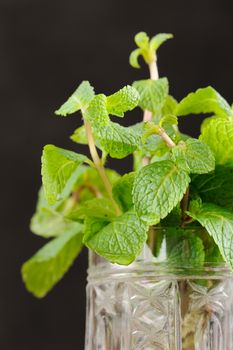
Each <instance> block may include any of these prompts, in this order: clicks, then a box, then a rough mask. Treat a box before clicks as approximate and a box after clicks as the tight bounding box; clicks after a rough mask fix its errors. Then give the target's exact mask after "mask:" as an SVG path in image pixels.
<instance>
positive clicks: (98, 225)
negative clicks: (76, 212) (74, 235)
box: [83, 216, 111, 244]
mask: <svg viewBox="0 0 233 350" xmlns="http://www.w3.org/2000/svg"><path fill="white" fill-rule="evenodd" d="M110 221H111V220H110V219H108V218H101V217H89V216H87V217H86V218H85V220H84V236H83V244H86V243H87V242H88V241H89V240H90V239H91V238H92V237H94V236H95V235H96V234H97V233H98V232H99V231H101V230H102V229H103V228H104V227H105V226H107V225H108V224H110Z"/></svg>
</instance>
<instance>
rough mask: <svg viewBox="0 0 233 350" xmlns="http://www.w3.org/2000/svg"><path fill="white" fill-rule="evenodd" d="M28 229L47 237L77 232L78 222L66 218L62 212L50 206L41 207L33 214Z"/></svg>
mask: <svg viewBox="0 0 233 350" xmlns="http://www.w3.org/2000/svg"><path fill="white" fill-rule="evenodd" d="M30 229H31V231H32V232H33V233H35V234H36V235H39V236H42V237H45V238H49V237H56V236H60V235H62V234H65V233H70V232H77V230H78V229H79V224H77V223H76V222H73V221H71V220H68V219H67V218H65V217H64V215H63V214H62V213H60V212H57V211H55V210H53V209H52V208H42V209H41V210H39V211H38V212H36V213H35V214H34V215H33V217H32V219H31V224H30Z"/></svg>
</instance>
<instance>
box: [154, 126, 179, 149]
mask: <svg viewBox="0 0 233 350" xmlns="http://www.w3.org/2000/svg"><path fill="white" fill-rule="evenodd" d="M158 134H159V135H160V136H161V138H162V139H163V140H164V142H165V143H166V145H167V146H168V147H169V148H173V147H175V146H176V144H175V142H173V141H172V139H171V138H170V136H168V134H167V133H166V132H165V130H164V129H163V128H161V127H159V129H158Z"/></svg>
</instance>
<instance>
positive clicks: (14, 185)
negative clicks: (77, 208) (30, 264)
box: [0, 0, 233, 350]
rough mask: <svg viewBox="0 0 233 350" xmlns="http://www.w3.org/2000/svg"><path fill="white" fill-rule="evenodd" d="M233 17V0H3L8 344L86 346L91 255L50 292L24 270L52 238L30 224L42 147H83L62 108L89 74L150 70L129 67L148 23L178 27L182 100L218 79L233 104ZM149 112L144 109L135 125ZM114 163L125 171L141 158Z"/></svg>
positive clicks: (101, 77) (192, 129)
mask: <svg viewBox="0 0 233 350" xmlns="http://www.w3.org/2000/svg"><path fill="white" fill-rule="evenodd" d="M232 19H233V3H232V0H228V1H224V0H219V1H214V0H211V1H206V0H202V1H188V0H185V1H176V0H173V1H170V2H169V1H161V0H160V1H156V0H154V1H149V0H144V1H140V2H139V1H131V0H129V1H127V0H116V1H111V0H92V1H89V0H82V1H79V0H66V1H64V0H63V1H62V0H15V1H14V0H0V101H1V104H0V120H1V137H0V139H1V148H0V149H1V164H0V168H1V171H0V176H1V183H0V184H1V190H0V195H1V201H0V203H1V211H0V213H1V226H0V227H1V256H0V258H1V269H0V273H1V278H0V349H4V350H16V349H17V350H21V349H22V350H31V349H33V350H39V349H40V350H41V349H43V350H48V349H50V350H53V349H54V350H55V349H56V350H61V349H67V350H81V349H83V346H84V345H83V341H84V328H85V279H86V273H85V270H86V264H87V263H86V261H87V259H86V258H87V257H86V253H85V252H84V253H82V255H81V257H80V258H79V259H78V261H77V262H76V263H75V264H74V266H73V267H72V269H71V270H70V272H69V273H68V274H67V275H66V276H65V278H64V279H63V281H62V282H61V283H59V284H58V286H57V287H56V288H55V289H54V290H53V291H52V292H51V293H50V294H49V295H48V297H46V298H45V299H43V300H36V299H35V298H33V297H32V296H31V295H30V294H29V293H27V292H26V291H25V289H24V286H23V284H22V282H21V277H20V272H19V271H20V266H21V264H22V262H23V261H24V260H26V259H27V258H28V257H30V256H31V255H32V254H33V253H34V252H35V251H36V250H37V249H38V248H39V247H40V246H42V244H43V240H42V239H40V238H39V237H36V236H34V235H32V234H31V233H30V232H29V229H28V222H29V219H30V216H31V215H32V213H33V210H34V206H35V201H36V195H37V190H38V188H39V186H40V155H41V149H42V146H43V145H44V144H46V143H54V144H56V145H57V146H62V147H68V148H73V149H75V147H76V146H75V145H73V144H72V142H71V141H69V139H68V136H69V135H70V134H71V133H72V130H73V129H74V128H75V127H76V126H77V125H78V124H79V123H80V121H79V118H78V117H72V118H56V117H54V116H53V111H54V110H55V109H56V108H57V107H58V106H59V105H60V104H61V103H62V102H63V101H64V100H65V99H66V98H67V97H68V96H69V94H71V92H72V91H73V90H74V89H75V88H76V86H77V85H78V84H79V83H80V82H81V81H82V80H83V79H89V80H90V81H91V82H92V84H93V85H94V86H95V87H96V91H98V92H105V93H107V94H108V93H112V92H113V91H114V90H117V89H119V88H120V87H121V86H123V85H124V84H127V83H131V82H132V81H134V80H137V79H140V78H143V77H145V76H146V75H147V74H148V73H147V70H146V69H145V68H143V69H142V70H134V69H133V68H131V67H130V66H129V65H128V55H129V53H130V51H131V50H132V49H133V48H134V47H135V46H134V43H133V36H134V34H135V33H136V32H138V31H140V30H145V31H147V32H148V33H149V34H150V35H153V34H155V33H158V32H171V33H174V35H175V39H174V40H173V41H170V42H169V43H167V44H165V45H164V46H163V48H161V49H160V51H159V62H158V63H159V71H160V75H161V76H168V78H169V80H170V85H171V88H170V90H171V93H172V94H174V95H175V97H176V98H177V99H181V98H182V97H183V96H184V95H185V94H187V93H188V92H189V91H192V90H195V89H197V88H198V87H202V86H206V85H208V84H210V85H212V86H214V87H215V88H216V89H217V90H218V91H219V92H220V93H221V94H222V95H223V96H225V97H226V99H228V101H229V102H232V99H233V91H232V82H233V70H232V54H233V49H232V44H233V30H232ZM140 118H141V114H140V111H139V110H138V111H135V112H133V113H131V114H130V116H129V117H128V119H126V120H125V123H126V124H130V123H133V122H134V121H136V120H139V119H140ZM199 124H200V118H199V117H197V116H196V117H193V118H189V117H186V118H183V120H182V121H181V128H182V130H184V131H186V132H188V133H189V134H191V135H197V132H198V128H199ZM79 151H80V150H79ZM109 166H112V167H115V168H117V169H118V170H120V171H121V172H124V171H126V170H129V169H130V166H131V160H130V159H125V160H123V161H121V162H120V161H112V162H110V163H109Z"/></svg>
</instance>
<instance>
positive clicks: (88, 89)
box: [55, 81, 95, 117]
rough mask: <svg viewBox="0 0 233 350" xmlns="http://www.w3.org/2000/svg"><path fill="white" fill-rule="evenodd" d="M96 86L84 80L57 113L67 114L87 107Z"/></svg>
mask: <svg viewBox="0 0 233 350" xmlns="http://www.w3.org/2000/svg"><path fill="white" fill-rule="evenodd" d="M94 95H95V93H94V88H93V87H92V86H91V85H90V83H89V82H88V81H83V82H82V83H81V84H80V85H79V87H78V88H77V89H76V90H75V92H74V93H73V94H72V95H71V97H70V98H69V99H68V100H67V101H66V102H65V103H64V104H63V105H62V106H61V107H60V108H59V109H58V110H57V111H56V112H55V114H57V115H62V116H64V117H65V116H67V114H72V113H75V112H77V111H79V110H80V109H81V108H85V107H86V106H87V105H88V103H89V102H90V101H91V100H92V98H93V97H94Z"/></svg>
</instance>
